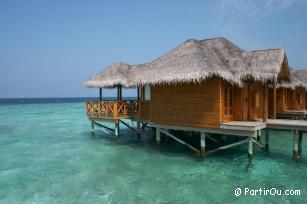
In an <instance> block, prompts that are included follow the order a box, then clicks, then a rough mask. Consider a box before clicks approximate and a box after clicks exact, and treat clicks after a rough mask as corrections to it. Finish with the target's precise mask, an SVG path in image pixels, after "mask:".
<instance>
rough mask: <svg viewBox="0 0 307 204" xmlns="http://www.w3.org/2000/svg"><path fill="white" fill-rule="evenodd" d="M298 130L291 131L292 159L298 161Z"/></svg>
mask: <svg viewBox="0 0 307 204" xmlns="http://www.w3.org/2000/svg"><path fill="white" fill-rule="evenodd" d="M298 137H299V136H298V131H296V130H295V131H293V160H294V161H298V160H299V153H298V146H299V145H298V143H299V141H298V140H299V139H298Z"/></svg>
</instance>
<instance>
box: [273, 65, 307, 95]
mask: <svg viewBox="0 0 307 204" xmlns="http://www.w3.org/2000/svg"><path fill="white" fill-rule="evenodd" d="M278 87H283V88H289V89H295V88H297V87H302V88H305V89H306V90H307V69H301V70H297V69H293V68H290V81H289V82H283V83H280V84H278Z"/></svg>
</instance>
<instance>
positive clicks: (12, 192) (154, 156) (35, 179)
mask: <svg viewBox="0 0 307 204" xmlns="http://www.w3.org/2000/svg"><path fill="white" fill-rule="evenodd" d="M121 134H122V136H121V140H120V141H119V142H116V141H114V140H113V139H112V138H111V137H110V136H109V135H108V134H106V133H104V132H103V131H102V130H97V136H96V138H93V137H92V136H91V129H90V123H89V122H88V120H87V119H86V117H85V115H84V103H82V102H75V103H67V102H66V103H50V104H48V103H41V104H15V105H0V203H5V204H9V203H82V204H83V203H125V204H128V203H165V204H166V203H169V204H171V203H246V202H249V203H264V202H265V203H306V201H307V194H306V191H307V159H306V157H305V155H306V151H307V143H306V140H305V141H304V147H303V151H305V155H303V159H302V161H301V162H299V163H295V162H293V161H292V160H291V157H292V138H291V137H290V134H289V133H284V132H275V133H272V136H271V152H270V153H265V152H262V151H260V150H258V149H256V150H255V154H254V166H253V168H251V169H247V155H246V152H247V147H246V146H242V147H239V148H235V149H231V150H227V151H224V152H219V153H216V154H214V155H211V156H209V157H207V158H206V159H203V160H201V159H199V158H198V157H197V156H195V155H194V154H193V152H191V151H190V150H188V149H186V148H185V147H183V146H182V145H180V144H177V143H171V144H169V145H166V144H162V145H161V148H160V149H159V148H157V147H156V146H155V143H154V140H153V139H152V138H151V136H150V135H151V132H150V131H149V130H148V131H147V132H146V133H145V136H144V137H143V138H142V139H141V140H137V139H136V137H135V136H134V134H133V133H131V132H130V131H129V130H127V129H124V130H122V132H121ZM237 187H241V188H245V187H246V188H250V189H257V188H266V189H270V188H272V187H275V188H277V189H280V190H287V189H289V190H291V189H299V190H300V191H301V192H300V194H301V195H300V196H259V195H258V196H254V197H253V196H251V195H249V196H248V195H247V196H239V197H236V196H235V195H234V190H235V189H236V188H237Z"/></svg>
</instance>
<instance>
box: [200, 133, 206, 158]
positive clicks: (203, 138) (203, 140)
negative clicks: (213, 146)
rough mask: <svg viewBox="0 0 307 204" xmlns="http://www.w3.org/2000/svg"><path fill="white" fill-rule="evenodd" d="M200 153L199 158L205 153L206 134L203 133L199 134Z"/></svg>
mask: <svg viewBox="0 0 307 204" xmlns="http://www.w3.org/2000/svg"><path fill="white" fill-rule="evenodd" d="M200 153H201V156H205V153H206V133H205V132H201V133H200Z"/></svg>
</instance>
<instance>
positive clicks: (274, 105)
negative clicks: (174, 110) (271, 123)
mask: <svg viewBox="0 0 307 204" xmlns="http://www.w3.org/2000/svg"><path fill="white" fill-rule="evenodd" d="M272 117H273V119H276V81H275V80H274V82H273V116H272Z"/></svg>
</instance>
